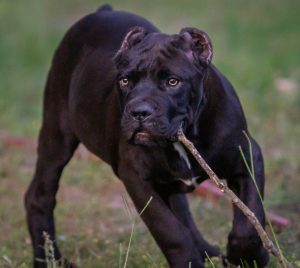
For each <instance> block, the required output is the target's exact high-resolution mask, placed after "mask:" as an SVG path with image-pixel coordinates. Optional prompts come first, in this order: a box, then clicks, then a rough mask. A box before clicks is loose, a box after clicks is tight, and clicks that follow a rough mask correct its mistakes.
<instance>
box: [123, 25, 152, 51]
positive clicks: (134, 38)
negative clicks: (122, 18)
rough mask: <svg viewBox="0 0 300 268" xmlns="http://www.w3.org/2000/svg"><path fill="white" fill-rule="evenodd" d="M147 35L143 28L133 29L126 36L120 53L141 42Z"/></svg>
mask: <svg viewBox="0 0 300 268" xmlns="http://www.w3.org/2000/svg"><path fill="white" fill-rule="evenodd" d="M146 34H147V32H146V30H145V28H143V27H139V26H136V27H133V28H132V29H131V30H130V31H129V32H128V33H127V34H126V36H125V38H124V40H123V42H122V45H121V48H120V51H125V50H128V49H130V48H131V47H133V46H134V45H136V44H137V43H139V42H141V41H142V40H143V38H144V37H145V35H146Z"/></svg>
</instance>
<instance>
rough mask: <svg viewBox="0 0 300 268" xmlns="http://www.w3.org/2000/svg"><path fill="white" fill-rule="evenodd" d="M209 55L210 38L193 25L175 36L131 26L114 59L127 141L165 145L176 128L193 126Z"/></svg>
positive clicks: (210, 56)
mask: <svg viewBox="0 0 300 268" xmlns="http://www.w3.org/2000/svg"><path fill="white" fill-rule="evenodd" d="M211 58H212V46H211V42H210V40H209V38H208V36H207V35H206V34H205V33H204V32H202V31H199V30H197V29H193V28H185V29H183V30H181V32H180V34H178V35H166V34H162V33H150V34H147V33H146V32H145V30H144V29H143V28H140V27H136V28H134V29H132V30H131V31H130V32H129V33H128V34H127V36H126V37H125V39H124V41H123V43H122V46H121V48H120V50H119V51H118V53H117V55H116V56H115V58H114V62H115V66H116V69H117V73H118V76H117V87H118V90H119V93H120V94H119V95H120V103H121V107H122V121H121V124H122V132H123V134H124V136H125V137H126V139H127V140H129V141H130V142H133V143H134V144H141V145H148V146H153V145H163V144H166V143H168V142H169V141H172V140H174V138H175V136H176V133H177V131H178V129H179V128H180V126H182V125H183V126H184V127H185V128H188V127H189V126H190V125H192V124H193V122H194V121H195V119H196V117H197V116H198V115H197V113H198V112H199V109H200V106H201V101H202V98H203V96H204V94H203V88H202V84H203V83H202V80H203V77H204V74H205V71H206V68H207V66H208V65H209V64H210V62H211Z"/></svg>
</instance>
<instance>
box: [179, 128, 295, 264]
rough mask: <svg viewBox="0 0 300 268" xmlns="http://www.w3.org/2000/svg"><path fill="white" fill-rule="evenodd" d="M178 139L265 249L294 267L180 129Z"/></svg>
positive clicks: (253, 215)
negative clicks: (251, 226) (245, 220)
mask: <svg viewBox="0 0 300 268" xmlns="http://www.w3.org/2000/svg"><path fill="white" fill-rule="evenodd" d="M177 137H178V140H179V141H180V142H182V143H183V144H184V145H185V146H186V148H187V149H188V150H189V151H190V152H191V154H192V155H193V156H194V157H195V159H196V160H197V162H198V163H199V165H200V166H201V167H202V168H203V169H204V171H205V172H206V173H207V175H208V176H209V178H210V179H211V180H212V181H213V182H214V183H215V184H216V185H217V187H218V188H219V189H220V190H221V191H222V192H223V193H224V195H225V196H226V197H228V198H229V199H230V200H231V201H232V203H233V204H234V205H235V206H237V207H238V208H239V209H240V210H241V211H242V212H243V213H244V214H245V216H246V217H247V218H248V220H249V221H250V222H251V223H252V225H253V227H254V228H255V229H256V231H257V233H258V235H259V237H260V239H261V241H262V243H263V246H264V247H265V249H266V250H268V251H269V252H270V253H271V254H273V255H274V256H275V257H276V258H277V259H278V261H279V263H280V264H281V266H282V267H284V268H292V267H293V266H292V265H291V264H290V263H289V262H288V261H287V260H286V259H285V258H284V257H283V256H282V254H280V252H279V251H278V249H277V248H276V247H275V246H274V243H273V242H272V240H271V239H270V238H269V237H268V235H267V233H266V231H265V230H264V228H263V227H262V226H261V224H260V222H259V221H258V219H257V218H256V216H255V214H254V213H253V212H252V211H251V210H250V209H249V208H248V207H247V206H246V205H245V204H244V203H243V201H242V200H240V199H239V198H238V197H237V195H236V194H235V193H234V192H233V191H231V190H230V189H229V187H228V186H227V185H226V184H225V183H223V182H222V181H221V180H220V179H219V178H218V176H217V175H216V173H215V172H214V171H213V170H212V169H211V168H210V166H209V165H208V164H207V163H206V161H205V160H204V159H203V157H202V156H201V155H200V154H199V152H198V150H197V149H196V148H195V146H194V144H193V143H192V142H190V141H189V140H188V139H187V138H186V137H185V135H184V133H183V131H182V129H179V131H178V133H177Z"/></svg>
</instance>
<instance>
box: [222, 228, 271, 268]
mask: <svg viewBox="0 0 300 268" xmlns="http://www.w3.org/2000/svg"><path fill="white" fill-rule="evenodd" d="M227 260H228V261H229V262H230V263H232V264H235V265H241V266H242V267H243V265H244V266H245V265H246V263H247V264H248V266H247V267H250V268H252V267H258V268H263V267H265V266H266V265H267V263H268V261H269V254H268V252H267V250H266V249H265V248H264V247H263V245H262V242H261V240H260V238H259V237H258V236H247V237H237V236H235V235H233V234H230V235H229V238H228V246H227ZM255 263H256V264H255Z"/></svg>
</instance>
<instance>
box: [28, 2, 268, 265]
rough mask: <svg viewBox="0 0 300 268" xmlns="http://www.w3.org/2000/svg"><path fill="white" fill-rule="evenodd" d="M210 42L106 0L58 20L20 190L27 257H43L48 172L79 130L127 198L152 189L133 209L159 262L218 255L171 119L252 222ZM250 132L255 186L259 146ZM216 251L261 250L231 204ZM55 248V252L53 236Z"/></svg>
mask: <svg viewBox="0 0 300 268" xmlns="http://www.w3.org/2000/svg"><path fill="white" fill-rule="evenodd" d="M212 52H213V51H212V45H211V41H210V39H209V37H208V36H207V34H206V33H204V32H202V31H200V30H198V29H194V28H184V29H182V30H181V31H180V33H179V34H175V35H167V34H163V33H160V32H159V31H158V30H157V28H155V27H154V26H153V25H152V24H150V23H149V22H148V21H146V20H145V19H143V18H141V17H138V16H136V15H133V14H129V13H126V12H117V11H112V9H111V8H110V7H109V6H103V7H101V8H100V9H99V10H98V11H97V12H95V13H93V14H91V15H88V16H87V17H85V18H83V19H82V20H80V21H79V22H78V23H76V24H75V25H74V26H73V27H72V28H71V29H70V30H69V31H68V32H67V34H66V35H65V37H64V39H63V41H62V42H61V44H60V46H59V47H58V49H57V51H56V53H55V57H54V60H53V63H52V67H51V69H50V72H49V76H48V81H47V85H46V90H45V96H44V114H43V125H42V129H41V132H40V137H39V147H38V160H37V167H36V172H35V175H34V179H33V181H32V183H31V185H30V187H29V189H28V191H27V193H26V198H25V200H26V209H27V221H28V226H29V230H30V234H31V237H32V243H33V249H34V257H35V260H34V267H44V266H45V263H43V262H40V261H39V260H38V259H44V258H45V255H44V250H43V248H42V247H41V245H43V238H42V233H43V231H46V232H47V233H48V234H50V238H51V239H52V240H54V241H55V227H54V219H53V209H54V207H55V195H56V192H57V190H58V184H59V179H60V175H61V173H62V170H63V168H64V166H65V165H66V164H67V163H68V161H69V160H70V158H71V157H72V154H73V152H74V150H75V149H76V147H77V146H78V144H79V143H80V142H82V143H83V144H84V145H85V146H86V147H87V148H88V149H89V150H90V151H91V152H93V153H94V154H96V155H97V156H99V157H100V158H101V159H103V160H104V161H106V162H107V163H109V164H110V165H111V166H112V169H113V171H114V172H115V174H116V175H117V176H118V177H119V178H120V179H121V180H122V182H123V183H124V185H125V186H126V188H127V190H128V193H129V194H130V196H131V198H132V200H133V202H134V204H135V206H136V208H137V209H138V210H141V209H142V208H143V207H144V206H145V204H146V203H147V201H148V200H149V198H150V197H151V196H152V197H153V200H152V201H151V203H150V205H149V206H148V207H147V209H146V210H145V212H144V213H143V215H142V218H143V220H144V221H145V223H146V225H147V227H148V228H149V230H150V232H151V233H152V235H153V237H154V238H155V240H156V242H157V244H158V245H159V247H160V248H161V250H162V252H163V253H164V255H165V257H166V258H167V260H168V263H169V265H170V267H173V268H175V267H176V268H184V267H186V268H187V267H189V264H191V267H193V268H196V267H203V261H204V258H205V257H206V255H205V252H207V254H208V255H209V256H216V255H219V252H218V250H217V249H215V248H214V247H212V246H211V245H210V244H208V242H206V241H205V240H204V239H203V237H202V235H201V234H200V233H199V232H198V230H197V228H196V226H195V224H194V222H193V220H192V218H191V215H190V212H189V208H188V204H187V200H186V197H185V194H184V193H186V192H190V191H192V190H193V189H194V188H195V184H196V183H200V182H202V181H204V180H205V179H206V178H207V175H206V174H205V173H204V171H203V170H202V169H201V168H200V167H199V166H198V164H197V163H196V162H195V160H194V159H193V157H192V156H191V155H190V154H189V153H188V152H186V151H185V149H183V147H182V146H181V145H180V144H179V143H178V142H176V133H177V131H178V129H179V128H180V127H181V126H182V127H183V130H184V132H185V134H186V135H187V137H188V138H189V139H191V140H192V141H193V143H194V144H195V145H196V147H197V148H198V150H199V151H200V152H201V153H202V155H203V156H204V158H205V159H206V161H207V162H208V163H209V164H210V166H211V167H212V168H213V169H214V170H215V171H216V173H217V174H218V175H219V176H220V177H222V178H226V179H227V182H228V185H229V186H230V188H231V189H233V190H234V191H235V193H236V194H237V195H238V196H239V197H240V198H241V199H242V200H243V201H244V202H245V203H246V204H247V205H248V206H249V208H250V209H251V210H252V211H254V212H255V214H256V216H257V217H258V219H259V220H260V222H261V223H262V224H263V225H264V223H265V216H264V212H263V209H262V205H261V202H260V201H259V197H258V194H257V192H256V189H255V186H254V184H253V182H252V180H251V178H250V177H249V174H248V172H247V170H246V168H245V165H244V163H243V161H242V158H241V156H240V153H239V150H238V145H241V146H242V148H243V150H244V151H245V152H247V155H249V153H248V145H247V141H246V139H245V137H244V135H243V133H242V131H243V130H245V131H247V125H246V121H245V118H244V114H243V111H242V108H241V106H240V103H239V100H238V98H237V96H236V94H235V92H234V89H233V88H232V86H231V84H230V83H229V82H228V81H227V79H226V78H225V77H224V76H223V75H222V74H221V73H220V72H219V71H218V70H217V69H216V67H214V66H213V65H212V64H211V60H212ZM251 141H252V146H253V161H254V166H255V176H256V180H257V183H258V186H259V189H260V191H261V193H263V188H264V170H263V158H262V155H261V152H260V149H259V147H258V145H257V144H256V142H255V141H254V140H253V139H251ZM248 160H249V159H248ZM216 217H217V215H216ZM227 251H228V252H227V258H228V260H229V262H231V263H233V264H240V262H241V260H243V261H247V262H248V263H249V264H250V267H253V266H254V265H253V260H255V261H256V263H257V265H258V267H264V266H265V265H266V264H267V262H268V254H267V252H266V250H265V249H264V248H263V247H262V243H261V240H260V239H259V237H258V235H257V234H256V231H255V230H254V228H253V227H252V225H251V224H250V223H249V221H248V220H247V219H246V218H245V217H244V216H243V215H242V213H241V212H240V211H239V210H238V209H234V220H233V228H232V231H231V233H230V234H229V242H228V247H227ZM55 257H56V259H57V260H60V259H61V254H60V252H59V250H58V248H57V246H56V245H55ZM66 266H69V267H71V266H72V264H68V265H66Z"/></svg>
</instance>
